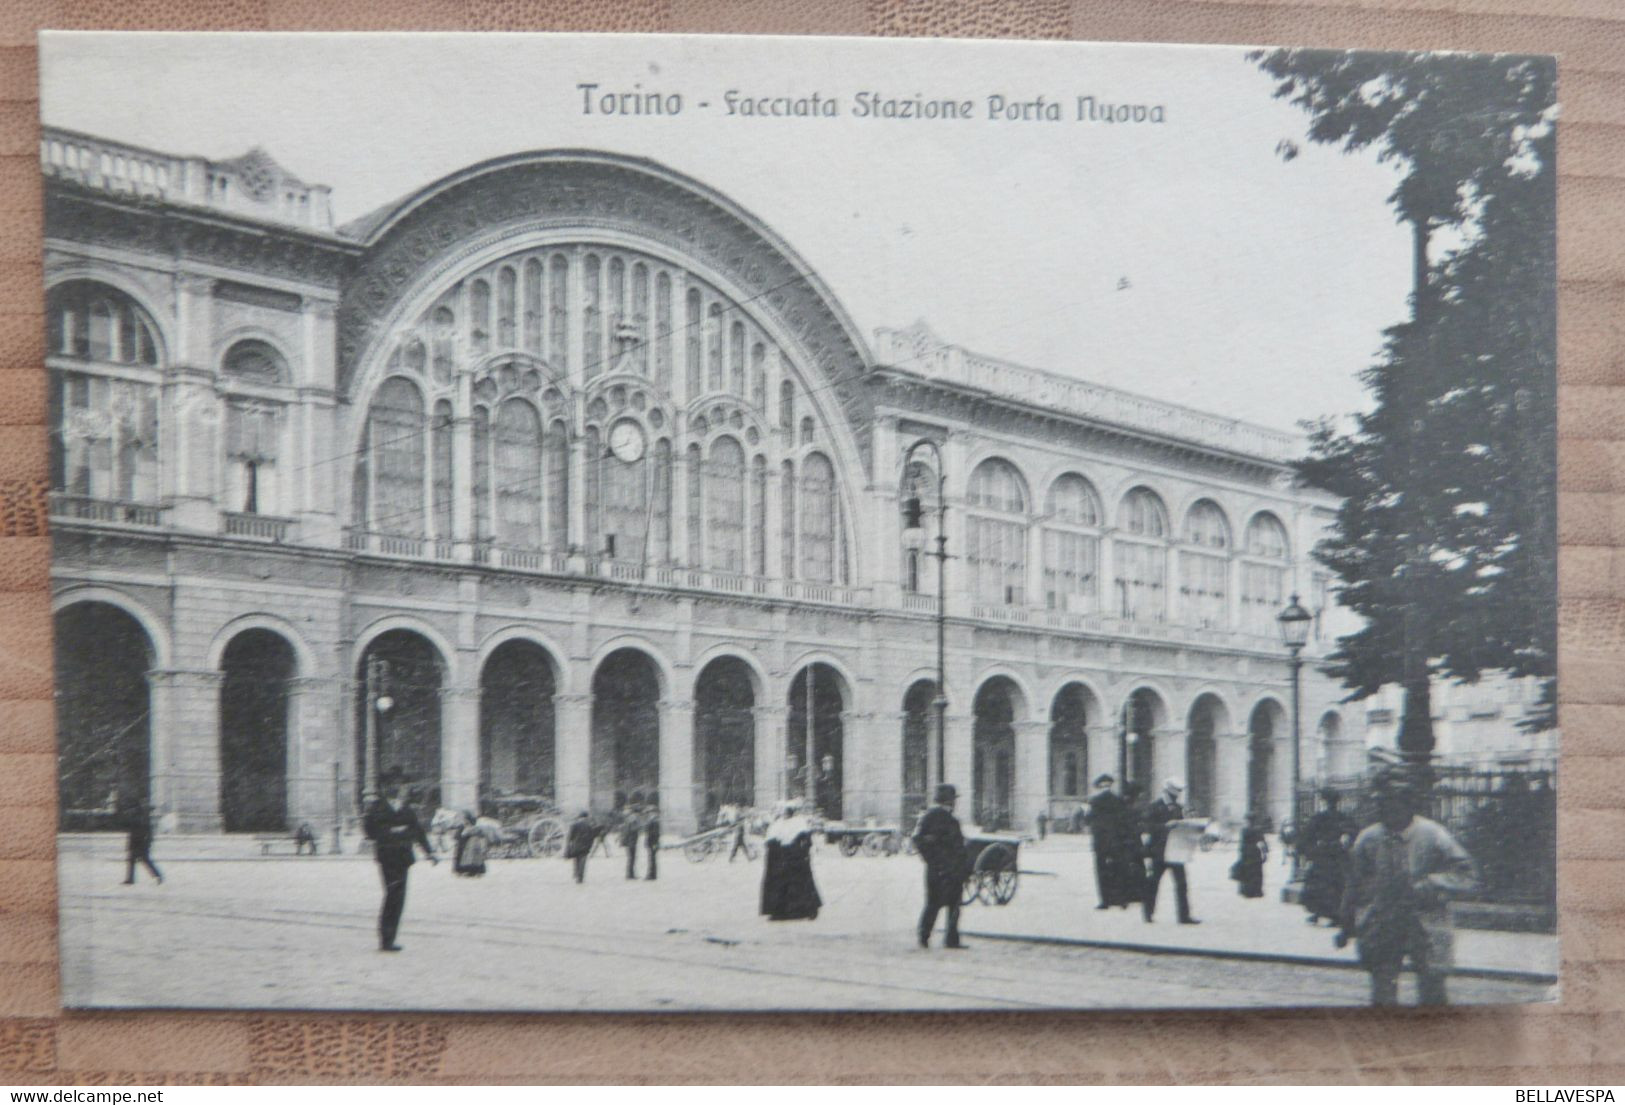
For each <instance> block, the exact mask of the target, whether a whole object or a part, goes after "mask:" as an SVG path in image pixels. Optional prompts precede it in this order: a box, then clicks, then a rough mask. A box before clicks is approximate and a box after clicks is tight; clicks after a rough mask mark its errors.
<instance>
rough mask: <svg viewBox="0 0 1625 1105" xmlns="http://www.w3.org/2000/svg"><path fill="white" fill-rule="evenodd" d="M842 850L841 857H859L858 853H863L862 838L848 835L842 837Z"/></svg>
mask: <svg viewBox="0 0 1625 1105" xmlns="http://www.w3.org/2000/svg"><path fill="white" fill-rule="evenodd" d="M840 849H841V855H843V856H846V857H847V858H848V859H850V858H851V857H853V856H855V855H857V854H858V852H860V851H862V849H863V840H862V838H861V837H858V836H856V835H854V834H852V833H848V834H846V835H845V836H843V837H841V843H840Z"/></svg>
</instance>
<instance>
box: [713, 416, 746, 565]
mask: <svg viewBox="0 0 1625 1105" xmlns="http://www.w3.org/2000/svg"><path fill="white" fill-rule="evenodd" d="M707 477H708V478H707V480H706V488H705V493H706V503H707V514H708V515H709V517H708V518H707V519H706V527H705V528H706V560H705V563H706V566H707V567H709V568H713V569H715V570H717V571H721V572H743V571H744V570H745V450H744V449H742V448H741V447H740V445H739V442H737V441H735V440H734V439H733V438H731V437H719V438H717V440H716V441H715V442H714V443H713V444H712V445H711V464H710V470H709V471H708V472H707Z"/></svg>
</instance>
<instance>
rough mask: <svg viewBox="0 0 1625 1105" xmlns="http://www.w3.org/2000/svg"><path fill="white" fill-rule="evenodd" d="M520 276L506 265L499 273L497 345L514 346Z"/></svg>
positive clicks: (508, 347) (506, 347) (503, 346)
mask: <svg viewBox="0 0 1625 1105" xmlns="http://www.w3.org/2000/svg"><path fill="white" fill-rule="evenodd" d="M518 298H519V278H518V275H517V274H516V273H515V272H514V271H513V269H511V268H509V267H508V266H506V265H504V266H503V267H502V271H501V272H500V273H498V274H497V346H498V347H499V348H501V349H512V348H513V347H514V338H515V332H514V316H515V314H516V313H517V311H518Z"/></svg>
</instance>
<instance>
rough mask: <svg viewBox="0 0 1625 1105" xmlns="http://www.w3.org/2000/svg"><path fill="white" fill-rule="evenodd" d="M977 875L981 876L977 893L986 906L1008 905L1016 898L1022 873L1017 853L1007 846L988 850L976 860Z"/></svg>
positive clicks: (996, 846) (1001, 845) (996, 845)
mask: <svg viewBox="0 0 1625 1105" xmlns="http://www.w3.org/2000/svg"><path fill="white" fill-rule="evenodd" d="M976 873H977V874H978V875H979V876H980V878H979V879H978V882H979V885H978V886H977V892H978V895H979V896H980V897H981V899H982V901H983V902H984V903H985V904H987V905H1007V904H1009V902H1010V899H1011V898H1014V897H1015V896H1016V882H1017V880H1018V879H1019V877H1020V873H1019V871H1018V870H1017V868H1016V853H1015V852H1014V851H1013V850H1012V849H1011V848H1009V847H1007V846H1006V845H1003V844H995V845H993V846H992V847H990V848H988V849H986V850H985V851H984V852H983V853H982V854H981V855H980V856H979V857H978V858H977V860H976Z"/></svg>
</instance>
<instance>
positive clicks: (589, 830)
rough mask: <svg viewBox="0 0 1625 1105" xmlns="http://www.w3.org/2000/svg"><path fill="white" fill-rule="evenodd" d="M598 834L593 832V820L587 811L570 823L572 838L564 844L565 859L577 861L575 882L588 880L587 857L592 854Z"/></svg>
mask: <svg viewBox="0 0 1625 1105" xmlns="http://www.w3.org/2000/svg"><path fill="white" fill-rule="evenodd" d="M596 835H597V834H596V833H595V832H594V831H593V827H592V818H590V817H588V816H587V811H586V810H582V811H581V812H580V813H578V814H576V819H575V820H574V821H573V822H571V823H570V836H569V839H568V840H566V841H565V844H564V858H565V859H568V860H574V861H575V880H576V882H585V881H586V880H587V857H588V856H589V855H591V854H592V843H593V838H594V837H595V836H596Z"/></svg>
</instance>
